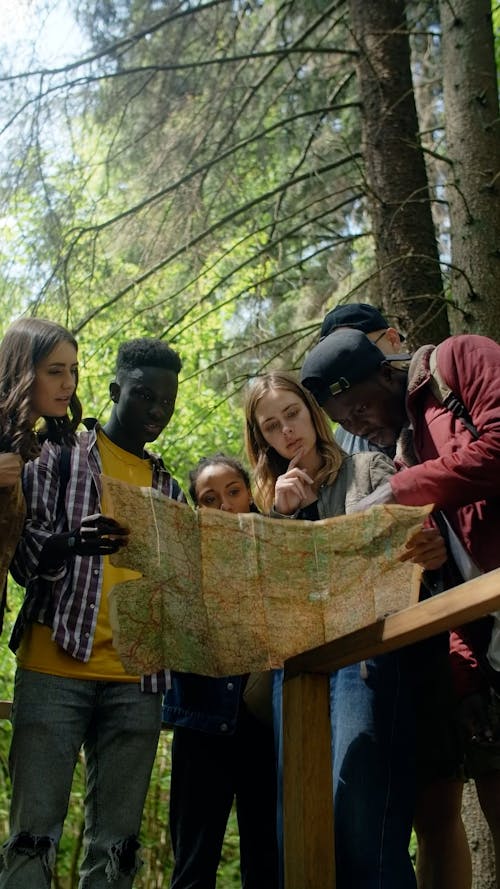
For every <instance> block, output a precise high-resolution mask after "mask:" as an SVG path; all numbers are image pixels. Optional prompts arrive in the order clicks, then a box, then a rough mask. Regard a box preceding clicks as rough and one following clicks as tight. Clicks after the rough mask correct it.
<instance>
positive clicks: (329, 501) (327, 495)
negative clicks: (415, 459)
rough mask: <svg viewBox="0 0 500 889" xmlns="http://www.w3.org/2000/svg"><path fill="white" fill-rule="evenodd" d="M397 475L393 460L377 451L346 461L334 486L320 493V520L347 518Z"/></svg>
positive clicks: (324, 488) (363, 453)
mask: <svg viewBox="0 0 500 889" xmlns="http://www.w3.org/2000/svg"><path fill="white" fill-rule="evenodd" d="M395 472H396V467H395V466H394V463H393V462H392V460H391V459H390V457H387V456H386V455H385V454H382V453H379V452H377V451H362V452H359V453H357V454H351V455H350V456H348V457H346V458H345V460H344V462H343V463H342V466H341V467H340V470H339V474H338V475H337V478H336V479H335V481H334V483H333V485H323V486H322V487H321V488H320V490H319V494H318V512H319V517H320V519H327V518H331V517H332V516H338V515H347V514H348V513H350V512H351V511H352V508H353V506H354V505H355V504H356V503H358V501H359V500H361V499H362V498H363V497H366V495H367V494H371V492H372V491H374V490H375V488H378V487H379V485H381V484H382V483H383V482H384V481H386V480H387V479H388V478H389V476H391V475H394V474H395Z"/></svg>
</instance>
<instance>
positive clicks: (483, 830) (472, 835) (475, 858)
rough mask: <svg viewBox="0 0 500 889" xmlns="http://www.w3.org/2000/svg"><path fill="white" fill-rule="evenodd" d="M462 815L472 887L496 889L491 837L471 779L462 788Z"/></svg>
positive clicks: (493, 851) (476, 888)
mask: <svg viewBox="0 0 500 889" xmlns="http://www.w3.org/2000/svg"><path fill="white" fill-rule="evenodd" d="M462 817H463V820H464V824H465V829H466V831H467V838H468V840H469V846H470V851H471V856H472V889H496V885H497V882H496V877H495V850H494V848H493V839H492V836H491V833H490V831H489V828H488V825H487V823H486V819H485V817H484V815H483V813H482V811H481V807H480V805H479V800H478V798H477V793H476V785H475V784H474V782H473V781H469V782H468V783H467V784H466V785H465V788H464V798H463V806H462Z"/></svg>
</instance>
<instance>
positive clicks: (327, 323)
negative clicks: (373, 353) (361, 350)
mask: <svg viewBox="0 0 500 889" xmlns="http://www.w3.org/2000/svg"><path fill="white" fill-rule="evenodd" d="M339 328H345V329H348V328H351V329H353V330H361V331H362V333H364V334H366V336H367V337H368V339H369V340H370V341H371V342H372V343H374V344H375V345H377V346H378V347H379V349H380V350H381V351H382V352H383V353H384V354H385V355H397V354H399V353H400V352H401V350H402V340H404V336H403V335H402V334H400V333H398V331H397V330H396V328H395V327H391V326H390V325H389V324H388V323H387V321H386V319H385V318H384V316H383V315H382V313H381V312H379V310H378V309H376V308H375V306H371V305H369V303H346V304H344V305H340V306H335V307H334V308H333V309H330V311H329V312H327V314H326V315H325V317H324V318H323V323H322V325H321V330H320V341H321V340H323V339H325V337H327V336H329V334H330V333H332V332H333V331H334V330H338V329H339ZM408 357H409V356H407V355H404V356H403V355H402V356H401V360H404V358H408ZM335 439H336V441H337V443H338V444H339V445H340V447H341V448H342V449H343V450H344V451H345V452H346V453H347V454H355V453H357V451H378V450H381V451H384V452H385V453H387V454H388V455H389V456H390V457H393V456H394V448H379V447H378V446H377V445H375V444H372V443H371V442H369V441H368V439H366V438H362V437H361V436H359V435H352V433H351V432H348V431H347V430H346V429H343V428H342V426H337V429H336V430H335Z"/></svg>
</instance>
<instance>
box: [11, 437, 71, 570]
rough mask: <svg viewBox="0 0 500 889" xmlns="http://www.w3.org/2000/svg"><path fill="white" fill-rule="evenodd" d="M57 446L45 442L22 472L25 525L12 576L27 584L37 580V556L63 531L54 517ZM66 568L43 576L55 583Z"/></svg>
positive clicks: (56, 491)
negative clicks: (34, 579)
mask: <svg viewBox="0 0 500 889" xmlns="http://www.w3.org/2000/svg"><path fill="white" fill-rule="evenodd" d="M59 452H60V448H59V446H58V445H54V444H51V443H50V442H45V444H44V445H43V448H42V452H41V454H40V456H39V457H38V458H37V459H36V460H31V461H29V462H28V463H26V466H25V467H24V472H23V492H24V497H25V500H26V523H25V526H24V531H23V535H22V537H21V540H20V541H19V544H18V547H17V550H16V553H15V556H14V561H13V568H14V576H15V577H16V579H17V578H18V577H19V578H20V579H22V580H24V584H25V585H26V583H27V581H28V580H30V579H32V578H33V577H36V576H38V573H39V569H38V565H39V561H40V553H41V551H42V549H43V546H44V544H45V542H46V541H47V539H48V538H49V537H51V536H52V534H55V533H59V532H61V531H62V530H64V517H63V516H59V517H58V516H57V515H56V512H57V503H58V499H59V484H60V480H59ZM65 571H66V566H65V565H62V566H59V567H58V569H55V570H53V571H46V572H44V575H43V576H45V577H48V578H50V579H51V580H56V579H58V578H59V577H62V576H64V573H65Z"/></svg>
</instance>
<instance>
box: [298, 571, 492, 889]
mask: <svg viewBox="0 0 500 889" xmlns="http://www.w3.org/2000/svg"><path fill="white" fill-rule="evenodd" d="M498 609H500V569H497V570H496V571H491V572H489V573H488V574H483V575H482V576H481V577H478V578H476V579H474V580H470V581H468V582H467V583H463V584H461V585H460V586H457V587H454V588H453V589H451V590H448V591H447V592H445V593H441V594H440V595H439V596H434V597H433V598H432V599H427V600H426V601H424V602H420V603H419V604H418V605H413V606H412V607H411V608H407V609H405V610H404V611H399V612H397V613H396V614H392V615H390V616H389V617H387V618H385V620H380V621H377V622H376V623H374V624H370V625H369V626H367V627H363V628H362V629H361V630H356V632H354V633H350V634H349V635H348V636H343V637H342V638H340V639H336V640H335V641H334V642H329V643H327V644H326V645H321V646H320V647H319V648H314V649H311V650H310V651H305V652H303V653H302V654H299V655H297V656H296V657H293V658H291V659H290V660H288V661H287V662H286V663H285V683H284V689H283V724H284V737H283V754H284V765H283V782H284V787H283V798H284V849H285V887H286V889H334V887H335V856H334V846H333V837H334V818H333V815H334V813H333V790H332V762H331V744H330V719H329V682H328V674H329V673H330V672H331V671H332V670H337V669H338V668H339V667H344V666H346V665H347V664H353V663H357V662H358V661H361V660H365V659H366V658H369V657H374V656H375V655H377V654H382V653H384V652H387V651H393V650H394V649H396V648H401V647H402V646H404V645H410V644H411V643H413V642H418V641H419V640H421V639H426V638H428V637H429V636H433V635H435V634H436V633H440V632H442V631H443V630H448V629H451V628H452V627H458V626H460V625H461V624H464V623H468V622H470V621H472V620H476V619H477V618H479V617H482V616H483V615H485V614H488V613H489V612H491V611H496V610H498Z"/></svg>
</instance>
